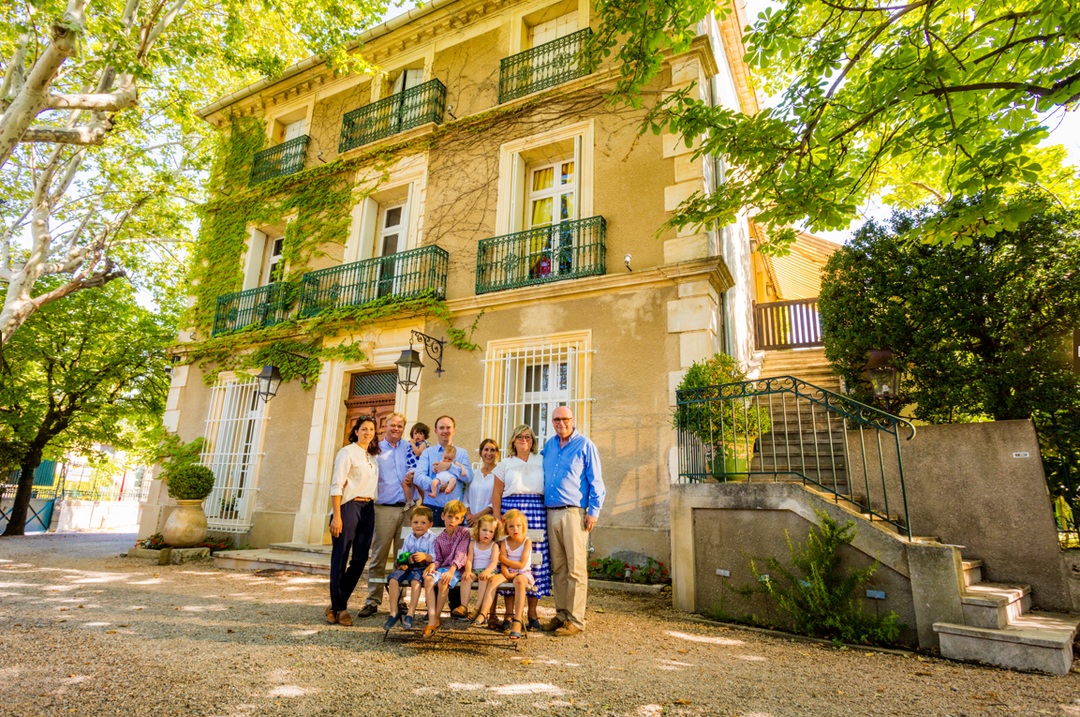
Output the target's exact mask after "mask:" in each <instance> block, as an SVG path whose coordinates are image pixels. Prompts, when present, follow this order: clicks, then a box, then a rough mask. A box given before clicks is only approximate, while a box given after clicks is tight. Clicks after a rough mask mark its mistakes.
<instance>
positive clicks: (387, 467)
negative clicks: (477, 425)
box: [326, 406, 604, 639]
mask: <svg viewBox="0 0 1080 717" xmlns="http://www.w3.org/2000/svg"><path fill="white" fill-rule="evenodd" d="M551 422H552V426H553V428H554V431H555V436H554V437H552V438H551V439H549V440H548V441H547V442H546V444H545V445H544V448H543V451H542V452H541V451H540V450H538V448H539V447H538V445H537V440H536V436H535V435H534V433H533V431H532V428H531V427H530V426H528V425H521V426H518V427H517V428H516V429H514V431H513V432H512V433H511V435H510V442H509V444H508V445H507V448H506V457H505V458H503V459H502V460H500V449H499V445H498V444H497V443H496V442H495V441H494V440H492V439H490V438H485V439H484V440H483V441H481V443H480V446H479V455H480V467H479V468H478V469H475V470H474V469H473V467H472V464H471V462H470V460H469V454H468V451H467V450H466V449H464V448H462V447H460V446H455V445H454V434H455V433H456V430H457V426H456V424H455V421H454V419H453V418H451V417H450V416H440V417H439V418H438V420H436V421H435V425H434V433H435V440H434V442H431V443H429V438H430V436H429V429H428V428H427V426H425V425H424V424H422V423H417V424H415V425H414V426H413V427H412V430H411V432H410V439H409V440H406V439H405V438H404V433H405V423H406V421H405V417H404V416H403V415H402V414H400V413H395V414H393V415H391V416H390V417H389V419H388V420H387V422H386V428H385V434H384V436H383V438H382V439H381V440H380V439H378V438H377V436H376V430H377V426H376V419H375V418H374V417H373V416H361V417H360V418H358V419H357V420H356V423H355V424H354V425H353V427H352V429H351V431H350V434H349V443H348V445H346V446H345V447H344V448H342V449H341V450H340V451H339V452H338V454H337V458H336V459H335V461H334V476H333V481H332V484H331V488H330V497H331V506H332V515H331V519H330V535H331V538H332V541H333V550H332V554H331V561H330V605H329V606H328V607H327V608H326V619H327V620H328V621H329V622H331V623H336V624H340V625H352V618H351V616H350V615H349V612H348V601H349V598H350V596H351V595H352V593H353V591H354V590H355V588H356V585H357V583H358V582H359V580H360V576H361V574H362V573H363V571H364V568H365V566H366V567H367V573H368V591H367V599H366V601H365V604H364V606H363V607H362V608H361V609H360V610H359V611H358V612H357V616H358V617H360V618H368V617H371V616H373V615H375V614H376V613H377V612H378V610H379V605H380V604H381V603H382V600H383V592H384V585H388V588H389V597H390V616H389V617H388V618H387V620H386V625H385V626H386V628H387V629H390V628H392V627H394V625H396V624H397V623H398V622H400V623H401V624H402V625H403V626H404V627H405V628H409V629H411V628H412V627H413V622H414V619H415V614H416V607H417V604H418V602H419V598H420V594H421V592H423V593H424V594H425V599H426V603H427V624H426V626H425V627H424V634H425V636H428V635H431V634H433V633H434V632H435V631H436V630H438V629H439V627H440V625H441V624H442V621H441V615H442V611H443V609H444V607H446V606H449V608H450V613H451V615H453V616H454V617H458V618H466V619H469V620H470V621H471V622H472V624H473V625H475V626H477V627H484V626H490V627H493V628H495V629H507V630H509V631H510V637H511V639H518V638H520V637H521V635H522V633H523V631H524V630H525V629H528V630H544V631H553V632H554V633H555V634H556V635H557V636H560V637H565V636H571V635H576V634H577V633H579V632H581V631H582V630H584V629H585V600H586V590H587V587H588V571H587V561H588V541H589V537H588V534H589V532H590V531H592V529H593V527H594V526H595V525H596V521H597V519H598V518H599V515H600V509H601V508H602V507H603V503H604V482H603V478H602V476H601V468H600V456H599V454H598V452H597V449H596V445H595V444H593V442H592V441H590V440H589V439H588V438H586V437H585V436H583V435H582V434H581V433H579V432H578V431H577V430H576V427H575V421H574V414H573V412H572V411H571V410H570V409H569V408H568V407H566V406H560V407H558V408H556V409H555V410H554V411H553V412H552V418H551ZM403 526H407V527H408V528H411V533H409V534H408V535H407V537H406V538H405V540H404V541H401V540H400V535H401V533H402V527H403ZM433 527H437V528H442V529H443V530H442V532H441V533H439V534H438V535H437V536H436V535H434V534H433V533H432V532H431V528H433ZM530 531H534V532H533V535H534V536H535V537H536V538H537V539H535V540H532V539H530V537H529V532H530ZM534 553H535V554H536V556H538V557H537V558H534V557H533V555H534ZM390 556H393V557H394V566H395V569H394V570H393V572H392V573H391V574H390V576H389V579H388V580H387V579H386V564H387V559H388V558H389V557H390ZM474 581H475V582H476V583H477V603H476V608H474V609H472V610H470V609H469V603H470V600H471V598H472V588H473V582H474ZM406 587H410V588H411V589H412V596H411V600H410V602H409V604H408V605H405V604H404V601H403V599H402V598H403V595H404V590H405V588H406ZM500 592H502V593H503V594H504V603H505V612H504V618H505V619H499V617H498V595H499V593H500ZM552 594H553V595H554V597H555V610H556V614H555V618H554V619H553V620H551V621H549V622H547V623H546V624H542V623H541V622H540V619H539V615H538V613H537V606H538V604H539V601H540V598H542V597H546V596H548V595H552Z"/></svg>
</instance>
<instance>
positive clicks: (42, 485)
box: [0, 461, 60, 499]
mask: <svg viewBox="0 0 1080 717" xmlns="http://www.w3.org/2000/svg"><path fill="white" fill-rule="evenodd" d="M21 475H22V470H21V469H19V468H16V469H15V470H13V471H11V472H10V473H8V474H7V476H5V477H4V478H5V480H4V482H3V484H0V498H13V497H15V491H16V490H18V488H19V476H21ZM59 489H60V479H59V477H58V476H57V475H56V461H42V462H41V463H40V465H38V467H37V470H35V471H34V485H33V490H32V492H31V494H30V497H31V498H34V499H39V498H40V499H49V498H55V497H57V492H58V491H59Z"/></svg>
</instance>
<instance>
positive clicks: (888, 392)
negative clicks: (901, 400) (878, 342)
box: [863, 349, 900, 413]
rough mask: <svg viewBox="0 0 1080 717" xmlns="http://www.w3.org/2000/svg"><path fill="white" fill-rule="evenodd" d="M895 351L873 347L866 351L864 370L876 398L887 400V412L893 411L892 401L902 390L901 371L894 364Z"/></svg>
mask: <svg viewBox="0 0 1080 717" xmlns="http://www.w3.org/2000/svg"><path fill="white" fill-rule="evenodd" d="M892 359H893V352H892V351H890V350H889V349H871V350H870V351H867V352H866V366H864V367H863V371H864V372H865V374H866V379H867V380H868V381H869V382H870V387H871V388H872V389H873V391H874V398H876V399H879V400H881V401H884V402H885V412H886V413H892V411H891V410H890V408H891V407H890V405H889V404H890V403H891V401H892V399H894V398H896V394H897V393H899V392H900V371H899V370H897V368H896V367H895V366H893V365H892Z"/></svg>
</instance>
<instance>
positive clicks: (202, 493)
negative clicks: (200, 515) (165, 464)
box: [165, 465, 214, 500]
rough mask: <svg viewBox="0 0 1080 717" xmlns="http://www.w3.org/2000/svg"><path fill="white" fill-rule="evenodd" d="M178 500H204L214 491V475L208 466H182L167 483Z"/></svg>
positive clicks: (170, 491)
mask: <svg viewBox="0 0 1080 717" xmlns="http://www.w3.org/2000/svg"><path fill="white" fill-rule="evenodd" d="M165 485H166V486H168V488H169V495H170V496H171V497H172V498H174V499H176V500H202V499H203V498H205V497H206V496H208V495H210V491H212V490H213V489H214V474H213V473H212V472H211V471H210V469H209V468H207V467H206V466H190V465H189V466H180V467H179V468H176V469H174V470H173V471H171V472H170V473H169V478H168V480H167V481H166V483H165Z"/></svg>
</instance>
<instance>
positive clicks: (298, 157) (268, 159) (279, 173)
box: [248, 134, 308, 187]
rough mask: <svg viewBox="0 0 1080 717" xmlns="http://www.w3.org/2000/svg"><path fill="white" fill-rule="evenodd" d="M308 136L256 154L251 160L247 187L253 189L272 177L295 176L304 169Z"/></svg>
mask: <svg viewBox="0 0 1080 717" xmlns="http://www.w3.org/2000/svg"><path fill="white" fill-rule="evenodd" d="M307 145H308V136H307V135H306V134H305V135H303V136H301V137H297V138H296V139H290V140H289V141H288V142H282V143H281V144H279V145H277V146H276V147H271V148H269V149H264V150H263V151H261V152H256V153H255V156H254V157H253V158H252V160H251V176H250V177H249V178H248V186H249V187H253V186H255V185H256V184H259V183H260V182H265V181H266V180H268V179H273V178H274V177H284V176H285V175H287V174H296V173H297V172H299V171H301V170H302V169H303V168H304V159H305V158H306V157H307Z"/></svg>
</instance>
